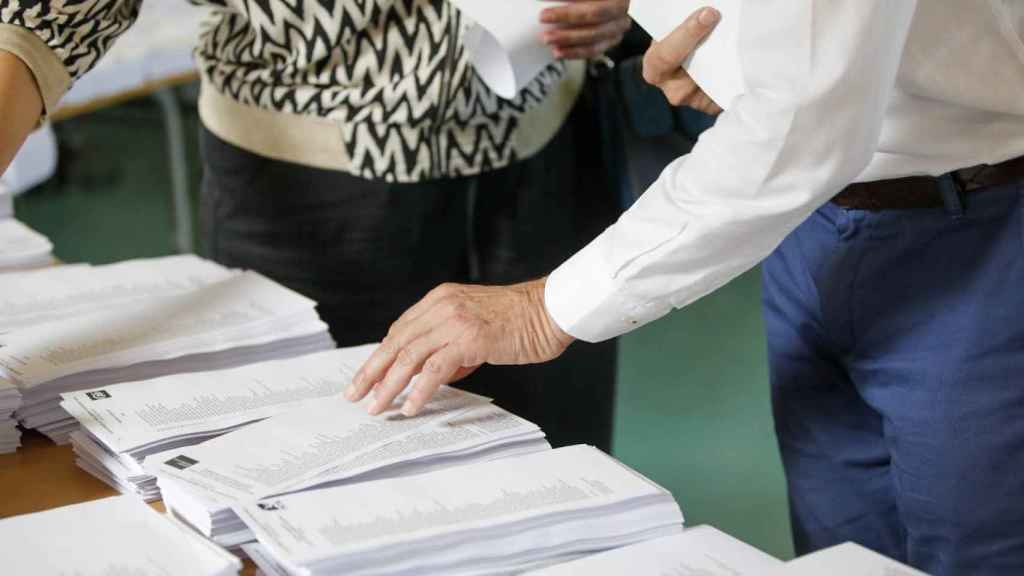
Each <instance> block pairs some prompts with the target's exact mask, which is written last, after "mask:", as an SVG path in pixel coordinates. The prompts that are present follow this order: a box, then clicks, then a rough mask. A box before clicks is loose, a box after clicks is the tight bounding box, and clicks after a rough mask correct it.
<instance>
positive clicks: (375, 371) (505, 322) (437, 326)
mask: <svg viewBox="0 0 1024 576" xmlns="http://www.w3.org/2000/svg"><path fill="white" fill-rule="evenodd" d="M544 284H545V280H544V279H541V280H535V281H532V282H526V283H523V284H516V285H514V286H468V285H459V284H444V285H442V286H440V287H438V288H435V289H434V290H433V291H431V292H430V293H429V294H427V296H426V297H424V298H423V299H422V300H420V301H419V302H418V303H417V304H416V305H414V306H413V307H412V308H410V309H409V310H408V311H406V312H405V314H403V315H402V316H401V317H400V318H399V319H398V320H397V321H396V322H395V323H394V324H393V325H392V326H391V330H389V331H388V335H387V337H386V338H385V339H384V342H382V343H381V345H380V347H379V348H378V349H377V350H376V351H375V352H374V353H373V355H372V356H370V359H369V360H367V361H366V363H365V364H364V365H363V367H362V368H360V369H359V372H357V373H356V376H355V378H354V379H353V381H352V384H351V385H350V386H349V388H348V389H347V390H346V391H345V397H346V398H348V399H349V400H351V401H353V402H358V401H359V400H362V399H363V398H364V397H365V396H366V395H367V394H368V393H369V392H370V391H371V390H373V391H374V401H373V402H372V403H371V404H370V407H369V411H370V413H371V414H379V413H381V412H383V411H384V410H386V409H388V407H390V406H391V403H392V402H393V401H394V399H395V397H396V396H398V394H399V393H401V392H402V390H404V389H405V388H406V386H408V385H409V382H410V381H411V380H412V378H413V377H414V376H416V375H417V374H418V375H419V378H418V379H417V380H416V385H415V389H414V390H413V391H412V392H410V393H409V395H408V396H407V398H406V401H405V404H403V406H402V413H403V414H405V415H406V416H413V415H415V414H416V413H418V412H419V411H420V409H422V408H423V406H424V405H425V404H426V403H427V401H428V400H430V397H431V396H433V394H434V392H436V391H437V389H438V388H440V387H441V386H442V385H443V384H448V383H450V382H454V381H455V380H458V379H460V378H463V377H465V376H467V375H468V374H469V373H471V372H473V371H474V370H476V369H477V368H479V367H480V366H481V365H482V364H484V363H488V364H535V363H539V362H546V361H548V360H552V359H554V358H556V357H558V356H559V355H561V354H562V352H564V351H565V349H566V348H567V347H568V346H569V344H571V343H572V341H573V339H572V337H571V336H569V335H568V334H566V333H565V332H563V331H562V330H561V329H560V328H559V327H558V325H557V324H555V322H554V321H553V320H552V319H551V317H550V316H548V313H547V309H546V308H545V307H544Z"/></svg>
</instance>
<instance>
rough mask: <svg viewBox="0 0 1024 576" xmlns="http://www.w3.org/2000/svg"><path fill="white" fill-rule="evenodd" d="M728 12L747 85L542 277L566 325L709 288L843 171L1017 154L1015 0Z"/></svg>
mask: <svg viewBox="0 0 1024 576" xmlns="http://www.w3.org/2000/svg"><path fill="white" fill-rule="evenodd" d="M739 17H740V19H741V20H740V41H739V42H740V46H739V52H740V61H741V67H742V74H743V77H744V81H745V84H746V86H747V92H746V93H744V94H743V95H741V96H740V97H739V98H737V99H736V101H735V102H734V103H733V105H732V106H731V107H730V109H729V110H727V111H726V112H724V113H722V115H721V116H720V117H719V119H718V122H717V124H716V125H715V126H714V127H713V128H712V129H710V130H708V131H707V132H705V133H704V134H703V135H702V137H701V138H700V141H699V142H698V143H697V145H696V146H695V147H694V149H693V151H692V152H691V153H690V154H689V155H687V156H684V157H682V158H679V159H678V160H676V161H675V162H673V163H672V164H670V165H669V166H668V167H667V168H666V170H665V171H664V172H663V173H662V175H661V177H660V178H659V179H658V180H657V182H655V183H654V184H653V185H652V186H651V187H650V188H649V189H648V190H647V191H646V192H645V193H644V195H643V196H642V197H641V198H640V199H639V200H638V201H637V203H636V204H635V205H634V206H633V208H631V209H630V210H629V211H628V212H626V213H625V214H624V215H623V216H622V218H621V219H620V220H619V221H618V222H617V223H616V224H615V225H613V226H611V227H610V228H608V229H607V230H606V231H605V232H604V233H603V234H601V235H600V236H599V237H598V238H597V239H595V240H594V241H593V242H591V243H590V245H589V246H587V247H586V248H584V249H583V250H581V251H580V252H579V253H577V254H576V255H575V256H573V257H572V258H571V259H569V260H568V261H567V262H566V263H564V264H563V265H562V266H560V267H559V268H558V269H557V270H555V272H554V273H552V274H551V276H550V277H549V279H548V282H547V288H546V294H545V299H546V304H547V308H548V312H549V313H550V314H551V316H552V318H553V319H554V320H555V322H556V323H557V324H558V325H559V326H560V327H561V328H562V329H563V330H565V331H566V332H568V333H569V334H571V335H572V336H574V337H576V338H579V339H582V340H587V341H600V340H604V339H607V338H611V337H614V336H617V335H619V334H622V333H624V332H627V331H629V330H632V329H634V328H637V327H639V326H641V325H643V324H646V323H648V322H651V321H653V320H655V319H657V318H659V317H661V316H663V315H665V314H666V313H668V312H669V311H671V310H672V309H673V308H681V307H683V306H686V305H687V304H689V303H691V302H693V301H694V300H697V299H698V298H700V297H702V296H704V295H706V294H708V293H709V292H711V291H713V290H715V289H717V288H719V287H720V286H722V285H723V284H725V283H726V282H728V281H729V280H731V279H733V278H734V277H736V276H738V275H739V274H741V273H743V272H744V271H746V270H748V269H750V268H752V267H753V266H754V265H756V264H757V263H758V262H760V261H761V260H762V259H764V258H765V257H767V256H768V255H769V254H770V253H771V252H772V251H773V250H774V249H775V247H776V246H778V244H779V243H780V242H781V241H782V240H783V239H784V238H785V237H786V235H787V234H789V233H790V232H791V231H792V230H793V229H794V228H796V226H798V225H799V224H800V223H801V222H802V221H803V220H804V219H806V218H807V217H808V216H809V215H810V214H811V213H812V212H813V211H814V210H815V209H817V208H818V207H820V206H821V205H823V204H824V203H825V202H827V201H828V200H829V199H830V198H831V197H832V196H834V195H835V194H836V193H838V192H839V191H840V190H842V189H843V188H844V187H845V186H847V185H848V184H850V183H851V182H855V181H858V182H863V181H874V180H880V179H887V178H897V177H903V176H913V175H933V176H934V175H940V174H943V173H946V172H950V171H952V170H956V169H959V168H965V167H968V166H974V165H978V164H993V163H998V162H1002V161H1005V160H1008V159H1011V158H1015V157H1018V156H1022V155H1024V40H1022V37H1024V0H921V1H916V0H801V1H798V2H794V1H792V0H747V1H745V2H743V7H742V10H741V14H740V15H739ZM712 33H713V32H712Z"/></svg>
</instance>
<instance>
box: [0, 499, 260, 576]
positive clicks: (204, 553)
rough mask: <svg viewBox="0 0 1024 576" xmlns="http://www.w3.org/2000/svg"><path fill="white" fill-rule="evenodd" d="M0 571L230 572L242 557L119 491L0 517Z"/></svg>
mask: <svg viewBox="0 0 1024 576" xmlns="http://www.w3.org/2000/svg"><path fill="white" fill-rule="evenodd" d="M0 542H3V551H4V552H3V573H4V574H11V575H12V576H13V575H15V574H24V575H28V574H31V575H32V576H51V575H52V576H64V575H69V574H81V575H85V574H96V575H99V574H107V575H110V576H115V575H117V576H128V575H138V576H144V575H157V574H161V575H166V574H189V575H192V576H228V575H235V574H238V572H239V571H240V570H241V568H242V563H241V562H240V561H239V560H238V558H235V557H234V556H232V555H231V554H228V553H227V552H225V551H223V550H221V549H220V548H218V547H217V546H214V545H213V544H211V543H210V542H208V541H206V540H204V539H203V538H201V537H199V536H197V535H196V534H195V533H193V532H192V531H190V530H189V529H188V528H186V527H185V526H182V525H181V524H180V523H178V522H176V521H174V520H173V519H172V518H169V517H167V516H163V515H161V514H159V513H158V512H156V511H155V510H153V509H151V508H150V507H149V506H146V505H145V504H143V503H142V502H140V501H138V500H137V499H135V498H131V497H128V496H119V497H116V498H106V499H103V500H95V501H92V502H87V503H85V504H76V505H74V506H66V507H64V508H56V509H53V510H48V511H46V512H39V513H36V514H27V515H24V516H15V517H13V518H8V519H6V520H0Z"/></svg>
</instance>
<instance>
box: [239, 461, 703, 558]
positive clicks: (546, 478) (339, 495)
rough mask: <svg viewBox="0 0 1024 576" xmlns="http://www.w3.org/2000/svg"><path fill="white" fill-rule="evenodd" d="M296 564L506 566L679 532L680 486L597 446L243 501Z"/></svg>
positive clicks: (268, 547) (255, 524)
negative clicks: (662, 483) (668, 487)
mask: <svg viewBox="0 0 1024 576" xmlns="http://www.w3.org/2000/svg"><path fill="white" fill-rule="evenodd" d="M238 512H239V514H240V515H241V517H242V519H243V520H244V521H245V523H246V524H247V525H248V526H250V527H251V528H252V530H253V531H254V532H255V533H256V536H257V539H258V541H259V544H260V546H261V547H262V554H260V553H257V554H256V555H257V556H264V557H269V558H270V559H272V560H273V563H274V564H276V565H277V566H280V567H281V568H283V570H284V571H285V572H286V573H290V574H307V575H313V576H315V575H318V574H346V575H348V576H367V575H385V574H389V575H390V574H446V575H460V574H465V575H468V574H492V573H497V574H505V573H520V572H522V571H524V570H529V569H535V568H538V567H544V566H547V565H551V564H554V563H559V562H565V561H567V560H572V559H576V558H579V557H580V556H581V555H583V554H589V553H594V552H598V551H604V550H608V549H611V548H616V547H620V546H627V545H630V544H635V543H637V542H641V541H644V540H648V539H651V538H659V537H663V536H669V535H671V534H676V533H678V532H680V530H681V529H682V522H683V516H682V513H681V512H680V510H679V506H678V505H677V504H676V502H675V500H674V499H673V498H672V495H671V494H669V493H668V492H667V491H665V490H664V489H663V488H661V487H659V486H657V485H656V484H654V483H653V482H651V481H649V480H647V479H646V478H644V477H642V476H641V475H639V474H638V473H636V472H634V471H633V470H630V469H629V468H627V467H625V466H624V465H622V464H621V463H619V462H617V461H616V460H614V459H612V458H611V457H609V456H607V455H605V454H604V453H602V452H600V451H599V450H597V449H596V448H592V447H589V446H573V447H569V448H561V449H558V450H548V451H544V452H539V453H536V454H530V455H526V456H520V457H517V458H508V459H502V460H497V461H494V462H487V463H482V464H474V465H468V466H460V467H457V468H449V469H446V470H439V471H434V472H430V473H427V474H420V475H416V476H408V477H404V478H395V479H388V480H380V481H377V482H366V483H360V484H353V485H349V486H339V487H332V488H327V489H323V490H316V491H312V492H301V493H297V494H290V495H286V496H280V497H276V498H271V499H264V500H260V501H257V502H248V503H245V504H243V505H241V506H239V507H238Z"/></svg>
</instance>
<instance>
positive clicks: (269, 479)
mask: <svg viewBox="0 0 1024 576" xmlns="http://www.w3.org/2000/svg"><path fill="white" fill-rule="evenodd" d="M365 402H366V401H364V402H363V403H360V404H353V403H351V402H349V401H347V400H345V399H343V398H329V399H324V400H317V401H313V402H310V403H309V404H306V405H304V406H303V407H301V408H298V409H295V410H291V411H289V412H287V413H284V414H281V415H279V416H274V417H272V418H269V419H267V420H263V421H261V422H258V423H255V424H252V425H250V426H246V427H245V428H242V429H240V430H237V431H235V432H231V433H229V434H225V435H223V436H219V437H217V438H214V439H213V440H210V441H208V442H204V443H202V444H197V445H195V446H191V447H188V448H184V449H181V450H172V451H169V452H164V453H161V454H154V455H152V456H150V457H148V458H147V459H146V461H145V469H146V470H147V471H148V472H150V473H152V474H154V475H155V476H157V479H158V484H159V487H160V490H161V491H162V493H163V498H164V503H165V504H166V505H167V508H168V509H169V510H171V511H172V512H173V513H174V514H176V515H177V516H179V517H180V518H182V519H183V520H185V521H186V522H187V523H189V524H190V525H192V526H193V527H195V528H196V529H197V530H198V531H199V532H201V533H202V534H204V535H206V536H207V537H209V538H212V539H213V540H214V541H215V542H217V543H218V544H221V545H223V546H227V547H233V546H238V545H240V544H242V543H244V542H248V541H251V540H252V539H253V535H252V533H251V532H250V531H249V529H248V528H247V527H246V526H245V524H243V523H242V521H241V519H240V518H239V517H238V516H237V514H236V512H235V510H234V509H233V507H234V506H237V505H238V504H239V503H241V502H249V501H253V500H256V499H262V498H267V497H271V496H276V495H280V494H287V493H294V492H299V491H308V490H312V489H314V488H321V487H324V486H333V485H339V484H351V483H358V482H366V481H370V480H376V479H380V478H392V477H398V476H403V475H409V474H417V473H422V472H426V471H430V470H434V469H439V468H444V467H449V466H458V465H462V464H469V463H476V462H482V461H487V460H493V459H499V458H506V457H511V456H518V455H523V454H530V453H534V452H538V451H547V450H549V449H550V445H549V444H548V443H547V441H546V440H545V439H544V433H543V432H542V431H541V430H540V428H538V427H537V425H536V424H533V423H531V422H528V421H526V420H523V419H522V418H519V417H518V416H515V415H513V414H511V413H509V412H507V411H505V410H503V409H501V408H499V407H498V406H495V405H493V404H491V402H490V400H489V399H487V398H483V397H481V396H476V395H474V394H470V393H468V392H463V391H460V390H457V389H454V388H442V389H441V390H440V391H439V392H438V393H437V394H435V396H434V398H433V399H432V400H431V401H430V403H429V404H427V406H426V409H425V410H424V411H423V412H422V413H421V414H419V415H418V416H416V417H413V418H409V417H405V416H403V415H402V414H401V412H399V410H398V406H400V404H398V403H396V404H395V407H394V408H392V409H391V410H390V411H388V412H386V413H385V414H383V415H382V416H378V417H374V416H369V415H368V414H367V413H366V406H365Z"/></svg>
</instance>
